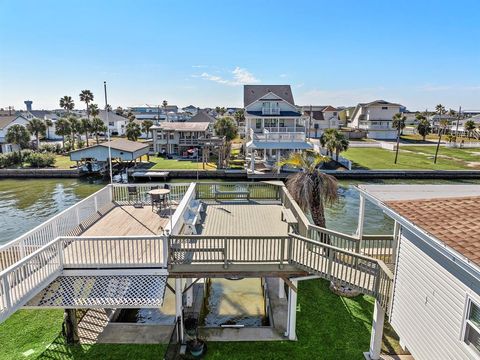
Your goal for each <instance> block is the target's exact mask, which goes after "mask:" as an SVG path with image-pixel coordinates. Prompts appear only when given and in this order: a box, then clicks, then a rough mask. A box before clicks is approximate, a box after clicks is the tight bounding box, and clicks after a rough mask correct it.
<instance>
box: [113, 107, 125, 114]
mask: <svg viewBox="0 0 480 360" xmlns="http://www.w3.org/2000/svg"><path fill="white" fill-rule="evenodd" d="M115 114H117V115H120V116H123V114H124V110H123V108H122V107H121V106H117V108H116V109H115Z"/></svg>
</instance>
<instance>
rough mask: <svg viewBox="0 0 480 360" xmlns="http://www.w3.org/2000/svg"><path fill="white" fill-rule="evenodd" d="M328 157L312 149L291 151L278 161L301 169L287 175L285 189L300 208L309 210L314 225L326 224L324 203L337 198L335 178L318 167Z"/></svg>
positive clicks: (321, 225)
mask: <svg viewBox="0 0 480 360" xmlns="http://www.w3.org/2000/svg"><path fill="white" fill-rule="evenodd" d="M326 161H328V158H327V157H325V156H321V155H319V154H317V153H315V152H314V151H303V152H291V153H290V156H289V157H288V158H286V159H284V160H282V161H280V163H279V166H283V165H289V166H290V167H293V168H296V169H299V170H301V171H299V172H297V173H295V174H292V175H289V176H288V178H287V183H286V185H287V189H288V191H289V192H290V194H291V195H292V197H293V198H294V200H295V201H296V202H297V203H298V205H299V206H300V208H301V209H302V210H303V211H305V212H309V213H310V215H311V216H312V220H313V222H314V223H315V225H317V226H320V227H323V228H324V227H325V226H326V221H325V205H324V204H325V203H330V204H331V203H333V202H335V201H336V200H337V197H338V193H337V188H338V184H337V180H336V179H335V178H334V177H333V176H331V175H328V174H325V173H323V172H322V171H320V169H319V168H318V167H319V165H320V164H321V163H323V162H326Z"/></svg>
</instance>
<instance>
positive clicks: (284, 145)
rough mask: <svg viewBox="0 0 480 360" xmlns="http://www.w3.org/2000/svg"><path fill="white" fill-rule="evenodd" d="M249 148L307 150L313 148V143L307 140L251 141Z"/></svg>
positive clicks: (248, 144)
mask: <svg viewBox="0 0 480 360" xmlns="http://www.w3.org/2000/svg"><path fill="white" fill-rule="evenodd" d="M247 148H248V149H282V150H306V149H313V145H312V144H310V143H308V142H305V141H293V142H286V141H271V142H270V141H269V142H266V141H264V142H262V141H249V142H248V143H247Z"/></svg>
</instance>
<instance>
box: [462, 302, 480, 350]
mask: <svg viewBox="0 0 480 360" xmlns="http://www.w3.org/2000/svg"><path fill="white" fill-rule="evenodd" d="M463 340H464V341H465V343H466V344H467V345H468V346H470V347H471V348H472V349H473V350H474V351H476V352H477V353H478V354H480V306H479V305H478V304H476V303H474V302H473V301H472V300H471V299H469V300H468V303H467V312H466V319H465V336H464V338H463Z"/></svg>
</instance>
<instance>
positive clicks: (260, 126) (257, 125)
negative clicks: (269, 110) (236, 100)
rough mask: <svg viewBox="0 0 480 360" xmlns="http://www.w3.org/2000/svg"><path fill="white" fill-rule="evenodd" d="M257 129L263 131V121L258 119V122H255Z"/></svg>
mask: <svg viewBox="0 0 480 360" xmlns="http://www.w3.org/2000/svg"><path fill="white" fill-rule="evenodd" d="M255 127H256V128H257V129H261V128H262V120H261V119H257V120H256V122H255Z"/></svg>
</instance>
